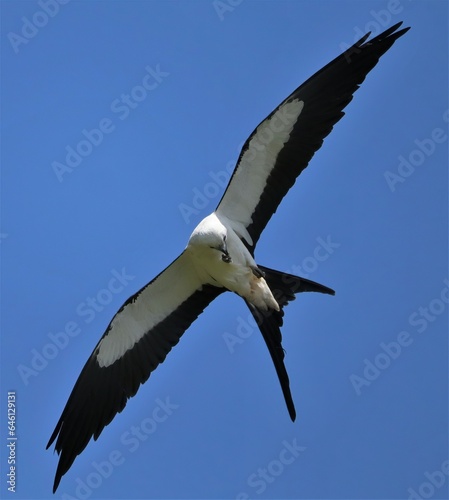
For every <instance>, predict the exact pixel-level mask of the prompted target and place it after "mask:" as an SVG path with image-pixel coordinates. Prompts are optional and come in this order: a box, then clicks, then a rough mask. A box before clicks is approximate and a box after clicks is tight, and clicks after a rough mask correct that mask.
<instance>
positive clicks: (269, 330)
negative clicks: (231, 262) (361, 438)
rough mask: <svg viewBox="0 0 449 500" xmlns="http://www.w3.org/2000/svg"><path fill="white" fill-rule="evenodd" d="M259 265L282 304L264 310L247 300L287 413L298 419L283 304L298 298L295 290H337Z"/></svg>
mask: <svg viewBox="0 0 449 500" xmlns="http://www.w3.org/2000/svg"><path fill="white" fill-rule="evenodd" d="M258 268H259V269H260V270H261V271H262V272H263V273H264V274H265V280H266V282H267V284H268V286H269V287H270V290H271V292H272V293H273V296H274V298H275V299H276V301H277V302H278V304H279V307H280V311H275V310H268V311H263V310H261V309H258V308H257V307H256V306H254V305H253V304H250V303H249V302H248V301H245V302H246V305H247V306H248V308H249V310H250V311H251V313H252V315H253V317H254V319H255V320H256V323H257V325H258V326H259V329H260V332H261V333H262V336H263V338H264V340H265V343H266V344H267V347H268V351H269V352H270V355H271V359H272V360H273V363H274V367H275V369H276V373H277V375H278V378H279V382H280V384H281V388H282V392H283V394H284V399H285V403H286V404H287V409H288V413H289V415H290V418H291V419H292V421H293V422H294V421H295V419H296V410H295V405H294V403H293V398H292V394H291V392H290V381H289V378H288V374H287V370H286V368H285V365H284V356H285V353H284V349H283V348H282V334H281V329H280V327H281V326H282V324H283V316H284V311H283V308H284V307H285V306H286V305H287V304H288V303H289V302H290V301H292V300H294V299H295V294H297V293H300V292H320V293H327V294H329V295H335V292H334V290H332V289H331V288H328V287H326V286H324V285H320V284H319V283H316V282H315V281H311V280H308V279H305V278H300V277H299V276H294V275H292V274H288V273H282V272H280V271H275V270H274V269H269V268H268V267H263V266H258Z"/></svg>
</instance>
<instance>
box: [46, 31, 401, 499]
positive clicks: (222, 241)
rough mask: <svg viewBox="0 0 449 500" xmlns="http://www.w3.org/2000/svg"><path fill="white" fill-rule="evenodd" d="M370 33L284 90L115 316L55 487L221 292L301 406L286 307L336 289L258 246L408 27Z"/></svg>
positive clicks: (86, 373)
mask: <svg viewBox="0 0 449 500" xmlns="http://www.w3.org/2000/svg"><path fill="white" fill-rule="evenodd" d="M400 24H401V23H398V24H396V25H395V26H392V27H391V28H389V29H388V30H386V31H385V32H383V33H381V34H379V35H378V36H376V37H375V38H373V39H372V40H370V41H367V39H368V36H369V34H368V35H365V36H364V37H363V38H361V39H360V40H359V41H358V42H356V43H355V44H354V45H353V46H352V47H350V48H349V49H348V50H347V51H345V52H344V53H343V54H341V55H340V56H338V57H337V58H335V59H334V60H333V61H331V62H330V63H329V64H327V65H326V66H325V67H324V68H322V69H321V70H320V71H318V72H317V73H316V74H315V75H313V76H312V77H311V78H309V79H308V80H307V81H306V82H304V83H303V84H302V85H301V86H299V87H298V88H297V89H296V90H295V91H294V92H293V93H292V94H290V96H288V97H287V98H286V99H285V100H284V101H283V102H282V103H281V104H280V105H279V106H278V107H277V108H276V109H275V110H274V111H273V112H272V113H270V114H269V115H268V116H267V118H266V119H265V120H263V121H262V122H261V123H260V124H259V126H258V127H256V129H255V130H254V131H253V132H252V134H251V135H250V136H249V138H248V139H247V141H246V142H245V144H244V146H243V148H242V151H241V153H240V156H239V159H238V161H237V165H236V168H235V170H234V173H233V175H232V177H231V180H230V182H229V184H228V186H227V188H226V190H225V193H224V195H223V197H222V199H221V200H220V203H219V204H218V206H217V208H216V210H215V211H214V212H213V213H212V214H211V215H209V216H208V217H206V218H205V219H203V220H202V221H201V222H200V223H199V224H198V226H197V227H196V228H195V230H194V231H193V233H192V235H191V236H190V239H189V241H188V244H187V247H186V248H185V250H184V251H183V252H182V253H181V255H180V256H179V257H178V258H177V259H175V260H174V261H173V262H172V263H171V264H170V265H169V266H168V267H167V268H166V269H165V270H164V271H162V272H161V273H160V274H159V275H158V276H156V278H154V279H153V280H152V281H151V282H150V283H148V284H147V285H145V286H144V287H143V288H142V289H141V290H139V291H138V292H136V293H135V294H134V295H133V296H132V297H130V298H129V299H128V300H127V301H126V302H125V303H124V304H123V305H122V307H121V308H120V309H119V311H118V312H117V313H116V314H115V316H114V317H113V318H112V320H111V322H110V323H109V325H108V327H107V329H106V331H105V333H104V334H103V336H102V337H101V339H100V341H99V342H98V344H97V345H96V347H95V348H94V350H93V352H92V354H91V356H90V357H89V358H88V360H87V362H86V364H85V366H84V368H83V370H82V371H81V374H80V375H79V377H78V380H77V382H76V384H75V386H74V388H73V390H72V393H71V394H70V397H69V399H68V401H67V404H66V405H65V408H64V410H63V412H62V415H61V417H60V419H59V421H58V423H57V425H56V427H55V429H54V431H53V434H52V436H51V437H50V440H49V443H48V445H47V448H48V447H49V446H50V445H51V444H52V443H53V441H55V440H56V445H55V449H56V451H57V452H58V454H60V458H59V463H58V468H57V471H56V476H55V482H54V487H53V491H56V489H57V487H58V485H59V482H60V480H61V478H62V476H63V475H64V474H65V473H66V472H67V471H68V470H69V468H70V467H71V466H72V464H73V462H74V460H75V458H76V457H77V456H78V455H79V454H80V453H81V452H82V451H83V450H84V448H85V447H86V446H87V444H88V442H89V441H90V439H91V438H92V437H93V438H94V439H97V438H98V436H99V435H100V434H101V432H102V430H103V429H104V427H105V426H106V425H108V424H109V423H110V422H111V421H112V419H113V418H114V417H115V415H116V414H117V413H119V412H121V411H122V410H123V409H124V407H125V406H126V403H127V401H128V399H129V398H130V397H132V396H134V395H135V394H136V392H137V390H138V388H139V386H140V385H141V384H143V383H144V382H145V381H146V380H147V379H148V377H149V376H150V374H151V373H152V372H153V371H154V370H155V369H156V368H157V366H158V365H159V364H160V363H162V362H163V361H164V360H165V358H166V356H167V354H168V353H169V352H170V350H171V349H172V347H173V346H174V345H176V344H177V343H178V341H179V339H180V338H181V336H182V335H183V334H184V332H185V331H186V330H187V329H188V328H189V326H190V325H191V324H192V322H193V321H195V320H196V319H197V317H198V316H199V315H200V314H201V313H202V312H203V310H204V309H205V308H206V307H207V306H208V305H209V304H210V303H211V302H212V301H213V300H214V299H216V298H217V297H218V296H219V295H220V294H222V293H224V292H226V291H230V292H233V293H235V294H237V295H239V296H240V297H242V298H243V300H244V301H245V303H246V304H247V306H248V308H249V310H250V311H251V313H252V315H253V316H254V318H255V320H256V322H257V325H258V327H259V329H260V332H261V334H262V336H263V338H264V340H265V343H266V345H267V347H268V350H269V352H270V355H271V358H272V360H273V363H274V366H275V369H276V373H277V375H278V378H279V381H280V384H281V388H282V392H283V395H284V399H285V402H286V405H287V408H288V412H289V415H290V417H291V419H292V420H295V417H296V411H295V407H294V404H293V398H292V395H291V392H290V385H289V379H288V375H287V371H286V368H285V365H284V351H283V349H282V335H281V331H280V327H281V326H282V322H283V315H284V310H283V308H284V307H285V306H286V305H287V304H288V303H289V302H290V301H292V300H293V299H294V298H295V295H296V294H297V293H300V292H312V291H313V292H321V293H326V294H334V291H333V290H332V289H330V288H327V287H325V286H323V285H320V284H318V283H315V282H313V281H310V280H307V279H304V278H300V277H298V276H293V275H291V274H288V273H282V272H279V271H275V270H273V269H269V268H267V267H264V266H261V265H258V264H257V263H256V261H255V257H254V252H255V248H256V245H257V242H258V240H259V237H260V236H261V234H262V232H263V230H264V228H265V226H266V225H267V223H268V221H269V220H270V218H271V216H272V215H273V214H274V212H275V211H276V209H277V207H278V205H279V203H280V202H281V201H282V198H283V197H284V196H285V195H286V194H287V192H288V190H289V189H290V188H291V187H292V186H293V184H294V183H295V180H296V178H297V177H298V176H299V175H300V174H301V172H302V171H303V170H304V169H305V168H306V167H307V165H308V163H309V161H310V159H311V158H312V156H313V155H314V153H315V152H316V151H317V150H318V149H319V148H320V147H321V145H322V143H323V140H324V138H325V137H326V136H327V135H328V134H329V133H330V132H331V130H332V128H333V126H334V125H335V123H337V122H338V121H339V120H340V119H341V117H342V116H343V114H344V113H343V109H344V108H345V107H346V106H347V104H348V103H349V102H350V101H351V100H352V96H353V94H354V92H355V91H356V90H357V89H358V88H359V85H360V84H361V83H362V82H363V80H364V79H365V77H366V75H367V74H368V73H369V71H371V69H372V68H373V67H374V66H375V65H376V64H377V62H378V60H379V58H380V57H381V56H382V55H383V54H384V53H385V52H386V51H387V50H388V49H389V48H390V47H391V46H392V45H393V43H394V42H395V41H396V40H397V39H398V38H399V37H400V36H402V35H403V34H404V33H405V32H406V31H407V30H408V28H405V29H401V30H399V31H398V28H399V26H400Z"/></svg>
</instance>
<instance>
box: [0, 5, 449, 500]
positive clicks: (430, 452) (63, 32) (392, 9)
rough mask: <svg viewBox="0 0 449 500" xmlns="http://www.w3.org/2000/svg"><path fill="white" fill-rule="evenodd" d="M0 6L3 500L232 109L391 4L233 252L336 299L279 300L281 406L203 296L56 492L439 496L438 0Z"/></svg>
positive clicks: (261, 370) (172, 245)
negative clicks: (312, 142)
mask: <svg viewBox="0 0 449 500" xmlns="http://www.w3.org/2000/svg"><path fill="white" fill-rule="evenodd" d="M1 7H2V33H1V42H2V49H1V50H2V52H1V60H2V81H1V83H2V121H1V126H2V157H1V160H2V218H1V226H0V233H1V255H2V309H1V313H2V317H1V321H2V322H1V341H2V344H1V347H2V354H1V356H2V357H1V383H2V388H1V393H0V408H1V420H0V422H1V428H0V436H1V443H0V445H1V448H0V449H1V454H2V455H1V478H0V483H1V490H0V491H1V495H2V498H15V499H31V498H32V499H47V498H53V496H52V494H51V488H52V484H53V477H54V472H55V469H56V464H57V456H56V455H54V454H53V452H52V451H45V445H46V443H47V441H48V438H49V436H50V434H51V432H52V431H53V428H54V426H55V424H56V422H57V420H58V418H59V416H60V414H61V411H62V409H63V407H64V405H65V403H66V400H67V398H68V396H69V393H70V391H71V389H72V387H73V385H74V383H75V381H76V379H77V377H78V375H79V373H80V370H81V368H82V367H83V365H84V363H85V361H86V359H87V357H88V356H89V355H90V353H91V351H92V349H93V347H94V345H95V344H96V343H97V341H98V339H99V337H100V336H101V334H102V333H103V331H104V329H105V327H106V326H107V324H108V323H109V321H110V319H111V317H112V316H113V314H114V313H115V312H116V310H117V309H118V308H119V307H120V305H121V304H122V302H123V301H124V300H126V299H127V298H128V296H129V295H131V294H132V293H134V292H135V291H136V290H138V289H139V288H140V287H141V286H142V285H144V284H145V283H146V282H148V281H149V280H150V279H152V278H153V277H154V276H155V275H156V274H157V273H158V272H160V271H161V270H162V269H163V268H164V267H165V266H166V265H167V264H169V263H170V262H171V261H172V260H173V259H174V258H175V257H176V256H177V255H178V254H179V253H180V251H181V250H182V249H183V248H184V246H185V245H186V242H187V240H188V237H189V235H190V233H191V231H192V230H193V228H194V227H195V225H196V224H197V223H198V222H199V221H200V220H201V218H203V217H204V216H205V215H207V214H208V213H209V212H210V211H212V210H213V209H214V208H215V206H216V204H217V202H218V201H219V199H220V197H221V194H222V191H223V189H222V187H221V186H220V185H219V184H223V182H224V181H223V179H225V178H226V176H227V175H229V174H227V173H226V172H227V170H229V168H230V165H232V163H233V162H234V161H235V160H236V158H237V156H238V152H239V149H240V147H241V145H242V143H243V141H244V140H245V139H246V138H247V137H248V135H249V134H250V133H251V131H252V130H253V129H254V127H255V126H256V125H257V124H258V123H259V122H260V121H261V120H262V119H263V118H264V117H265V116H266V115H267V114H268V113H269V112H271V110H272V109H273V108H274V107H276V106H277V105H278V104H279V103H280V102H281V100H282V99H284V98H285V97H286V96H287V95H288V94H289V93H290V92H291V91H292V90H293V89H294V88H296V87H297V86H298V85H299V84H300V83H302V82H303V81H304V80H305V79H306V78H308V77H309V76H310V75H312V74H313V73H314V72H315V71H317V70H319V69H320V68H321V67H322V66H323V65H325V64H326V63H328V62H329V61H330V60H331V59H332V58H334V57H335V56H337V55H338V54H339V53H340V52H341V51H342V50H343V48H345V47H347V46H348V44H351V43H353V41H354V40H355V39H356V38H358V37H359V36H361V35H362V34H363V33H365V31H366V30H367V29H368V30H369V29H371V30H373V31H374V33H375V34H377V33H378V32H379V31H380V27H381V26H382V27H388V26H391V25H392V24H394V23H396V22H398V21H401V20H403V21H404V23H405V25H406V26H411V27H412V29H411V30H410V32H409V33H407V34H406V36H404V37H403V38H401V39H400V40H399V41H398V42H397V43H396V44H395V46H394V47H393V48H392V49H391V51H390V52H388V53H387V54H386V55H385V56H384V58H383V59H382V60H381V61H380V63H379V65H378V66H377V67H376V68H375V69H374V70H373V72H372V73H371V74H369V75H368V77H367V79H366V81H365V82H364V83H363V85H362V87H361V89H360V90H359V91H358V92H357V93H356V95H355V97H354V100H353V101H352V103H351V104H350V105H349V106H348V107H347V109H346V113H347V115H346V116H345V117H344V118H343V120H342V121H341V122H340V123H338V124H337V125H336V127H335V130H334V131H333V132H332V134H331V135H330V136H329V137H328V138H327V139H326V141H325V143H324V146H323V148H322V149H321V150H320V151H319V152H318V153H317V154H316V156H315V158H314V159H313V161H312V162H311V164H310V166H309V168H308V169H307V171H306V172H304V174H303V175H301V177H300V179H299V180H298V181H297V183H296V185H295V186H294V188H293V189H292V190H291V191H290V192H289V194H288V196H287V197H286V198H285V200H284V202H283V203H282V205H281V207H280V209H279V210H278V212H277V213H276V214H275V216H274V217H273V218H272V220H271V222H270V224H269V225H268V227H267V230H266V232H265V233H264V234H263V235H262V238H261V240H260V243H259V246H258V248H257V253H256V257H257V260H258V262H259V263H260V264H262V265H265V266H270V267H274V268H278V269H281V270H285V271H293V272H296V273H298V274H300V275H303V276H306V277H307V276H308V277H310V278H311V279H313V280H316V281H319V282H322V283H323V284H325V285H328V286H330V287H332V288H334V289H335V290H336V292H337V293H336V296H335V297H330V296H325V295H318V294H308V295H302V296H298V298H297V300H296V301H295V302H293V303H292V304H290V305H289V306H288V308H287V309H286V316H285V324H284V327H283V337H284V348H285V350H286V366H287V369H288V372H289V375H290V381H291V389H292V394H293V397H294V400H295V403H296V407H297V413H298V418H297V421H296V422H295V423H292V422H291V421H290V420H289V417H288V413H287V410H286V407H285V404H284V401H283V398H282V393H281V389H280V386H279V382H278V380H277V377H276V374H275V371H274V368H273V366H272V363H271V360H270V357H269V354H268V351H267V349H266V347H265V345H264V343H263V340H262V337H261V335H260V334H259V332H258V331H257V330H255V329H254V328H253V326H252V325H251V324H248V323H247V319H248V314H249V313H248V310H247V309H246V307H245V304H244V303H243V301H242V300H240V299H239V298H238V297H235V296H231V295H230V294H229V296H221V297H220V298H219V299H218V300H217V301H216V302H215V303H214V304H213V305H212V306H211V307H209V308H208V309H207V311H206V312H205V313H204V314H203V315H202V316H201V317H200V319H199V320H198V321H196V322H195V323H194V325H193V326H192V327H191V328H190V330H189V331H188V332H187V333H186V334H185V336H184V337H183V338H182V339H181V342H180V344H179V345H178V346H177V347H176V348H175V349H174V350H173V351H172V353H170V355H169V356H168V358H167V360H166V362H165V363H164V364H163V365H162V366H161V367H159V369H158V370H157V371H156V372H155V373H154V374H153V375H152V376H151V377H150V379H149V381H148V382H147V383H146V384H145V385H144V386H143V387H141V389H140V390H139V393H138V395H137V396H136V397H135V398H133V399H132V400H130V401H129V403H128V405H127V407H126V409H125V410H124V411H123V413H122V414H120V415H118V416H117V417H116V418H115V419H114V421H113V423H112V424H111V425H109V426H108V427H107V428H106V429H105V430H104V432H103V434H102V435H101V437H100V439H99V440H98V441H97V442H91V443H90V444H89V446H88V447H87V449H86V450H85V451H84V452H83V453H82V455H81V456H80V457H78V459H77V460H76V461H75V463H74V466H73V467H72V469H71V470H70V472H69V473H68V474H67V475H66V476H64V478H63V480H62V482H61V485H60V488H59V490H58V492H57V494H56V496H55V498H66V499H68V498H91V499H95V498H105V499H106V498H108V499H111V498H114V499H115V498H116V499H122V498H135V499H137V498H167V499H168V498H179V499H183V498H209V499H210V498H252V499H254V498H255V499H258V498H260V499H264V498H277V499H280V498H304V499H306V498H320V499H331V498H347V499H360V498H376V499H380V498H382V499H391V498H401V499H402V498H408V497H409V496H412V497H413V495H414V493H413V491H415V492H416V494H417V495H419V496H421V497H422V498H424V497H426V495H427V497H429V498H447V495H448V491H447V486H448V481H449V479H448V476H447V475H446V474H445V473H444V471H445V470H446V469H445V467H446V464H445V461H447V460H448V458H449V457H448V451H447V438H448V435H447V434H448V419H447V403H448V401H447V331H448V330H447V328H448V325H447V311H448V305H447V300H448V291H447V288H448V282H447V281H446V282H445V281H444V280H447V278H448V266H447V264H448V263H447V257H448V248H447V226H448V219H447V208H448V196H447V177H448V176H447V168H448V154H447V146H448V140H447V137H448V136H447V134H448V130H447V120H448V115H447V109H448V96H447V89H448V4H447V2H446V1H443V0H441V1H425V2H424V1H418V0H414V1H410V0H383V1H328V2H323V1H317V2H304V1H302V2H301V1H283V2H281V1H276V2H275V1H266V2H255V1H250V0H244V1H238V0H233V1H232V2H231V0H223V2H221V3H219V2H213V1H209V0H208V1H196V2H193V1H172V2H161V1H157V2H149V1H148V2H144V1H134V2H124V1H114V2H104V1H103V2H102V1H95V2H93V1H92V2H87V1H85V2H79V1H76V0H72V1H70V2H67V3H66V4H64V5H59V4H58V7H55V2H51V1H49V0H43V1H42V2H41V3H39V2H36V1H30V2H25V1H17V0H14V1H5V0H3V1H2V2H1ZM44 8H45V9H46V10H47V11H48V12H49V14H45V10H44ZM56 11H57V12H56ZM36 25H37V27H36ZM143 83H144V84H145V85H146V86H147V87H148V90H145V89H144V87H142V84H143ZM126 96H130V97H126ZM99 127H101V128H102V129H103V131H102V132H101V135H100V134H99V133H98V132H95V131H93V129H98V128H99ZM86 136H89V138H90V142H87V139H86ZM67 148H69V149H67ZM70 148H73V149H75V150H76V149H79V151H80V152H81V153H82V156H80V157H78V158H77V157H76V156H75V155H74V153H73V152H71V153H70V151H72V149H70ZM67 156H69V158H68V159H67V158H66V157H67ZM67 161H71V165H72V167H70V168H66V169H63V168H62V167H61V165H62V164H66V162H67ZM55 162H57V163H59V164H60V165H57V167H56V168H55ZM76 163H78V165H76ZM75 165H76V166H75ZM61 168H62V170H61ZM317 256H319V257H320V259H321V260H318V259H317ZM323 256H324V257H325V258H324V257H323ZM117 275H119V276H120V279H118V278H117V277H116V276H117ZM445 301H446V302H445ZM404 332H405V333H404ZM226 339H227V340H228V342H226ZM229 339H231V340H232V342H229ZM387 351H388V353H387ZM379 367H380V368H379ZM8 391H15V394H16V406H17V437H18V445H17V448H16V453H17V464H16V465H17V478H16V479H17V484H16V493H15V495H13V493H8V491H7V486H8V485H7V483H6V479H7V478H6V466H7V458H8V449H7V447H6V443H7V440H6V437H7V436H6V432H7V422H6V407H7V392H8ZM161 402H162V403H161ZM167 404H168V406H167ZM158 406H159V407H161V408H162V409H159V410H156V408H157V407H158ZM164 408H165V409H164ZM155 410H156V414H155V415H159V416H160V415H161V414H163V416H164V417H165V416H166V418H164V420H163V421H160V422H155V420H154V418H153V412H154V411H155ZM161 412H162V413H161ZM164 412H165V413H164ZM159 420H162V419H159ZM133 433H134V435H133ZM105 461H109V463H110V464H111V463H113V465H109V466H108V465H106V464H105V463H104V462H105ZM99 464H101V465H99ZM96 465H97V467H99V468H100V469H101V470H102V473H103V476H107V477H102V476H101V475H100V473H99V472H97V471H96V468H95V467H96ZM441 470H443V472H441ZM438 471H440V473H438ZM426 474H427V475H426ZM428 477H430V478H432V480H433V481H434V483H435V484H436V485H432V483H431V482H429V481H430V480H429V479H428ZM441 478H443V479H441ZM441 482H443V483H444V484H442V485H441V486H439V484H440V483H441ZM80 485H81V486H80ZM83 485H84V486H83ZM77 487H78V491H77V490H76V489H77ZM64 495H65V496H64ZM427 497H426V498H427Z"/></svg>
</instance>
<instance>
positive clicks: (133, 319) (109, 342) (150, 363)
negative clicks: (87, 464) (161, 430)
mask: <svg viewBox="0 0 449 500" xmlns="http://www.w3.org/2000/svg"><path fill="white" fill-rule="evenodd" d="M223 291H225V289H224V288H217V287H214V286H211V285H203V284H202V283H200V281H199V278H198V277H197V275H196V273H195V271H194V270H193V268H192V266H191V265H190V261H189V258H188V256H187V255H186V254H185V253H182V254H181V255H180V256H179V257H178V258H177V259H176V260H175V261H174V262H172V264H170V266H168V267H167V268H166V269H165V270H164V271H163V272H162V273H160V274H159V275H158V276H157V277H156V278H155V279H154V280H153V281H151V282H150V283H149V284H148V285H146V286H145V287H143V288H142V289H141V290H140V291H138V292H137V293H136V294H135V295H133V296H132V297H130V298H129V299H128V300H127V301H126V302H125V303H124V304H123V306H122V307H121V308H120V310H119V311H118V312H117V314H116V315H115V316H114V318H113V319H112V321H111V323H110V324H109V326H108V328H107V329H106V332H105V333H104V335H103V337H102V338H101V340H100V342H99V343H98V344H97V346H96V347H95V349H94V351H93V353H92V354H91V356H90V357H89V359H88V361H87V363H86V365H85V366H84V368H83V370H82V372H81V374H80V376H79V378H78V380H77V382H76V384H75V387H74V388H73V390H72V393H71V395H70V397H69V400H68V401H67V404H66V406H65V408H64V411H63V412H62V415H61V418H60V419H59V422H58V424H57V425H56V428H55V430H54V431H53V434H52V436H51V438H50V441H49V443H48V445H47V448H48V447H49V446H50V445H51V444H52V443H53V441H54V440H55V439H56V445H55V450H56V451H57V452H58V454H59V455H60V458H59V463H58V468H57V471H56V476H55V483H54V489H53V492H54V491H56V488H57V487H58V484H59V481H60V480H61V477H62V476H63V475H64V474H65V473H66V472H67V471H68V470H69V468H70V467H71V465H72V463H73V461H74V460H75V458H76V457H77V456H78V455H79V454H80V453H81V452H82V451H83V450H84V448H85V447H86V445H87V443H88V442H89V441H90V439H91V438H92V437H93V438H94V439H95V440H96V439H97V438H98V436H99V435H100V434H101V432H102V430H103V428H104V427H105V426H106V425H108V424H109V423H110V422H111V421H112V419H113V418H114V416H115V415H116V414H117V413H119V412H121V411H122V410H123V408H124V407H125V405H126V403H127V400H128V399H129V398H130V397H132V396H134V395H135V394H136V392H137V390H138V388H139V386H140V384H143V383H144V382H145V381H146V380H147V379H148V377H149V376H150V373H151V372H152V371H153V370H154V369H155V368H156V367H157V366H158V365H159V364H160V363H162V362H163V361H164V359H165V357H166V356H167V354H168V353H169V352H170V350H171V348H172V347H173V346H174V345H175V344H177V343H178V341H179V339H180V337H181V335H182V334H183V333H184V332H185V331H186V330H187V328H188V327H189V326H190V325H191V323H192V322H193V321H194V320H195V319H196V318H197V317H198V316H199V315H200V314H201V313H202V312H203V310H204V309H205V307H206V306H207V305H208V304H210V302H212V301H213V300H214V299H215V298H216V297H217V296H218V295H220V293H222V292H223Z"/></svg>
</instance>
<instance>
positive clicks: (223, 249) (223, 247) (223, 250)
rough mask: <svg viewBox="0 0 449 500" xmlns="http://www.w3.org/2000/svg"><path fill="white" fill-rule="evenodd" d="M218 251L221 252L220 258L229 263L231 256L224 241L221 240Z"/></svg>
mask: <svg viewBox="0 0 449 500" xmlns="http://www.w3.org/2000/svg"><path fill="white" fill-rule="evenodd" d="M219 250H220V252H221V253H222V256H221V260H222V261H223V262H226V263H228V264H229V262H232V259H231V256H230V255H229V252H228V247H227V246H226V242H224V241H223V244H222V245H221V246H220V247H219Z"/></svg>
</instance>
